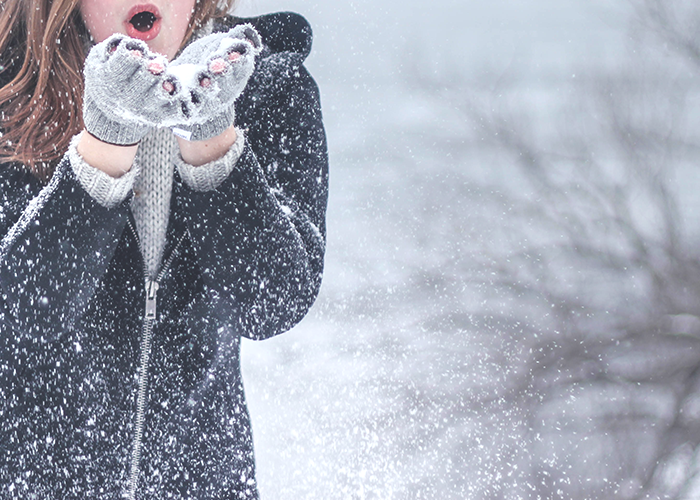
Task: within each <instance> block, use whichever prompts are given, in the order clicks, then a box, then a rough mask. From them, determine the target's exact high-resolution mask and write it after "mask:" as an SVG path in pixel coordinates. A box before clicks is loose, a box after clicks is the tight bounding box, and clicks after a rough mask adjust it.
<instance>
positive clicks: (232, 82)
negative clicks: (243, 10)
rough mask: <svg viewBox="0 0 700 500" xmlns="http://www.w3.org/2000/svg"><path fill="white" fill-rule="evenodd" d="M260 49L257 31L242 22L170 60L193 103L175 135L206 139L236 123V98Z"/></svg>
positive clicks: (186, 49)
mask: <svg viewBox="0 0 700 500" xmlns="http://www.w3.org/2000/svg"><path fill="white" fill-rule="evenodd" d="M261 48H262V43H261V41H260V36H259V35H258V32H257V31H255V28H253V27H252V26H251V25H249V24H243V25H239V26H236V27H234V28H232V29H231V30H230V31H228V32H227V33H214V34H212V35H208V36H206V37H204V38H200V39H199V40H197V41H195V42H193V43H192V44H190V45H189V46H188V47H187V48H185V50H184V51H183V52H182V54H181V55H180V56H179V57H178V58H176V59H175V60H174V61H172V62H171V63H170V65H169V66H168V71H169V72H171V73H172V74H173V75H175V76H176V77H178V79H179V80H180V81H181V82H182V84H183V86H184V87H185V88H186V89H187V91H188V92H189V95H190V99H191V102H192V108H190V109H191V114H190V116H188V117H187V119H186V120H182V122H181V123H179V124H177V125H176V126H175V127H173V132H174V133H175V135H177V136H178V137H181V138H183V139H186V140H189V141H204V140H207V139H212V138H215V137H217V136H219V135H221V134H223V133H224V132H225V131H226V130H227V129H229V128H230V127H231V126H232V125H233V122H234V101H235V100H236V98H237V97H238V96H239V95H240V94H241V92H243V89H244V88H245V86H246V84H247V83H248V79H249V78H250V76H251V75H252V74H253V69H254V67H255V56H256V55H257V54H258V53H260V50H261ZM233 137H234V140H235V132H234V135H233ZM183 159H185V158H183ZM185 161H187V160H186V159H185Z"/></svg>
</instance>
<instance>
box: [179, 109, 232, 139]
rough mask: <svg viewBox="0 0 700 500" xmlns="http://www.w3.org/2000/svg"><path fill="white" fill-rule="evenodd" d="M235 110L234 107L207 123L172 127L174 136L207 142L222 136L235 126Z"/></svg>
mask: <svg viewBox="0 0 700 500" xmlns="http://www.w3.org/2000/svg"><path fill="white" fill-rule="evenodd" d="M234 118H235V109H234V107H233V106H231V108H230V109H229V110H227V111H224V112H223V113H221V114H220V115H218V116H215V117H214V118H212V119H210V120H207V121H206V122H205V123H192V124H187V125H177V126H175V127H172V130H173V134H175V135H176V136H178V137H181V138H183V139H187V140H188V141H206V140H207V139H211V138H212V137H216V136H217V135H219V134H222V133H223V132H224V130H226V129H227V128H229V127H230V126H231V125H232V124H233V120H234Z"/></svg>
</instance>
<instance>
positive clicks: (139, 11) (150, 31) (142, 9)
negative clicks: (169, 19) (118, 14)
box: [124, 5, 160, 42]
mask: <svg viewBox="0 0 700 500" xmlns="http://www.w3.org/2000/svg"><path fill="white" fill-rule="evenodd" d="M124 24H125V26H126V34H127V35H129V36H130V37H132V38H138V39H139V40H143V41H146V42H147V41H148V40H153V39H154V38H155V37H157V36H158V33H160V15H159V13H158V9H157V8H156V7H155V5H136V6H134V7H132V8H131V10H130V11H129V14H128V15H127V20H126V22H125V23H124Z"/></svg>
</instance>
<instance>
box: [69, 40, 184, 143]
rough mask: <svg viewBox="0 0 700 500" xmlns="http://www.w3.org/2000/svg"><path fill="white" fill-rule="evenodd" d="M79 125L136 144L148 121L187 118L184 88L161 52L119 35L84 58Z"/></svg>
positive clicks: (149, 125) (103, 138) (102, 136)
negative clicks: (158, 53) (81, 107)
mask: <svg viewBox="0 0 700 500" xmlns="http://www.w3.org/2000/svg"><path fill="white" fill-rule="evenodd" d="M84 75H85V97H84V103H83V121H84V122H85V129H86V130H87V131H88V132H89V133H90V134H91V135H92V136H94V137H95V138H97V139H99V140H100V141H103V142H106V143H108V144H112V145H116V146H128V145H134V144H137V143H138V142H139V141H140V140H141V139H142V138H143V136H144V135H146V133H147V132H148V131H149V130H150V129H151V128H152V127H154V126H158V125H173V124H175V123H180V122H182V121H183V120H186V119H187V118H188V115H189V114H190V108H191V107H192V102H191V95H190V92H189V91H188V90H187V89H185V88H184V86H183V85H182V84H181V83H180V80H179V79H178V77H177V76H176V75H174V74H172V73H171V72H170V71H169V70H168V65H167V60H166V59H165V57H164V56H161V55H156V54H154V53H153V52H151V51H150V50H149V48H148V46H147V45H146V44H145V43H144V42H142V41H140V40H136V39H133V38H129V37H127V36H125V35H112V36H111V37H109V38H107V39H106V40H104V41H103V42H101V43H99V44H97V45H95V46H94V47H93V48H92V50H90V53H89V54H88V57H87V59H86V61H85V70H84Z"/></svg>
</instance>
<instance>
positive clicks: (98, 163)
mask: <svg viewBox="0 0 700 500" xmlns="http://www.w3.org/2000/svg"><path fill="white" fill-rule="evenodd" d="M76 150H77V151H78V154H79V155H80V156H81V157H82V158H83V160H84V161H85V163H87V164H88V165H90V166H92V167H94V168H97V169H99V170H102V171H103V172H104V173H106V174H107V175H109V176H111V177H114V178H119V177H121V176H122V175H124V174H125V173H127V172H129V171H130V170H131V166H132V165H133V164H134V158H135V157H136V151H137V150H138V144H134V145H129V146H118V145H115V144H110V143H107V142H104V141H102V140H100V139H98V138H97V137H95V136H94V135H92V134H90V133H89V132H88V131H87V130H84V131H83V133H82V134H81V136H80V140H79V142H78V145H77V147H76Z"/></svg>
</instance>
